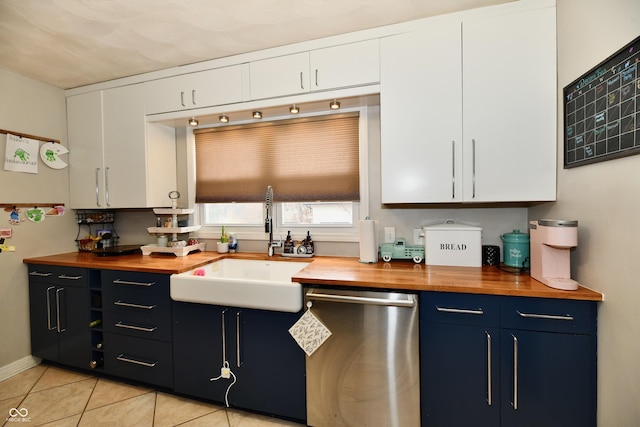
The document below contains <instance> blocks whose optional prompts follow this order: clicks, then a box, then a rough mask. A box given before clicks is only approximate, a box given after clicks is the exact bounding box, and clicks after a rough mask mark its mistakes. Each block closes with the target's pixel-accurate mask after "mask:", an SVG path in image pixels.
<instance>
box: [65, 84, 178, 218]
mask: <svg viewBox="0 0 640 427" xmlns="http://www.w3.org/2000/svg"><path fill="white" fill-rule="evenodd" d="M143 92H144V90H143V87H142V84H137V85H131V86H123V87H118V88H114V89H108V90H104V91H96V92H89V93H85V94H81V95H75V96H70V97H68V98H67V120H68V129H69V156H70V157H69V177H70V182H71V184H70V205H71V208H73V209H105V208H107V209H116V208H145V207H154V206H166V205H167V204H168V199H167V197H168V196H167V194H168V193H169V191H171V190H175V188H176V154H175V153H176V152H175V131H174V130H173V129H171V130H170V131H167V130H165V129H164V127H163V126H161V125H155V124H149V125H147V124H146V122H145V116H144V98H143ZM147 127H150V131H149V135H147V131H146V130H147Z"/></svg>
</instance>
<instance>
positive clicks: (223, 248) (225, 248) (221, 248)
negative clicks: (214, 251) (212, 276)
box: [216, 242, 229, 254]
mask: <svg viewBox="0 0 640 427" xmlns="http://www.w3.org/2000/svg"><path fill="white" fill-rule="evenodd" d="M216 243H217V245H218V253H221V254H224V253H227V252H229V242H224V243H222V242H216Z"/></svg>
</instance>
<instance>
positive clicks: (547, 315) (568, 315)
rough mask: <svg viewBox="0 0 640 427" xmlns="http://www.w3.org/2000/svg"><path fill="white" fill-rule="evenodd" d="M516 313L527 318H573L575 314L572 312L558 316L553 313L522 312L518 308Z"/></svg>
mask: <svg viewBox="0 0 640 427" xmlns="http://www.w3.org/2000/svg"><path fill="white" fill-rule="evenodd" d="M516 313H518V315H519V316H520V317H524V318H526V319H546V320H573V316H572V315H570V314H565V315H564V316H557V315H553V314H535V313H522V312H521V311H518V310H516Z"/></svg>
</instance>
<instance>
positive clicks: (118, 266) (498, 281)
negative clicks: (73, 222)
mask: <svg viewBox="0 0 640 427" xmlns="http://www.w3.org/2000/svg"><path fill="white" fill-rule="evenodd" d="M226 257H236V258H245V259H269V258H268V257H267V256H266V255H263V254H257V253H238V254H218V253H217V252H194V253H191V254H189V255H187V256H184V257H177V256H175V255H173V254H163V253H154V254H151V255H139V254H135V255H119V256H105V257H98V256H96V255H94V254H92V253H88V252H69V253H64V254H57V255H50V256H43V257H37V258H27V259H24V260H23V262H25V263H27V264H46V265H58V266H71V267H83V268H96V269H106V270H126V271H141V272H151V273H162V274H174V273H182V272H184V271H188V270H191V269H193V268H197V267H201V266H203V265H205V264H207V263H209V262H211V261H214V260H216V259H221V258H226ZM274 259H279V260H286V261H295V262H309V265H307V266H306V267H305V268H303V269H302V270H301V271H299V272H298V273H297V274H296V275H295V276H294V277H293V278H292V280H293V281H294V282H300V283H308V284H315V285H325V286H353V287H367V288H379V289H398V290H406V291H414V292H417V291H439V292H459V293H470V294H487V295H511V296H525V297H539V298H559V299H574V300H587V301H602V300H603V295H602V294H600V293H599V292H596V291H593V290H591V289H588V288H585V287H583V286H580V288H579V289H578V290H576V291H562V290H558V289H552V288H550V287H548V286H546V285H544V284H542V283H540V282H538V281H537V280H534V279H532V278H531V277H530V276H529V274H511V273H508V272H505V271H502V270H500V269H498V268H497V267H492V266H487V267H442V266H430V265H425V264H414V263H413V262H412V261H391V262H389V263H386V262H382V261H380V262H378V263H377V264H362V263H360V262H358V260H357V258H348V257H324V256H317V257H313V258H305V259H298V258H286V259H285V258H282V257H280V256H276V257H274Z"/></svg>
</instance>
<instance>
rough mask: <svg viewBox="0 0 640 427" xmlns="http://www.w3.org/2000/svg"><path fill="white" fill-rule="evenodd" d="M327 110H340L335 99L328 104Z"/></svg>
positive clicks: (338, 103)
mask: <svg viewBox="0 0 640 427" xmlns="http://www.w3.org/2000/svg"><path fill="white" fill-rule="evenodd" d="M329 108H331V109H332V110H338V109H339V108H340V102H338V101H336V100H335V99H334V100H333V101H331V103H330V104H329Z"/></svg>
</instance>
